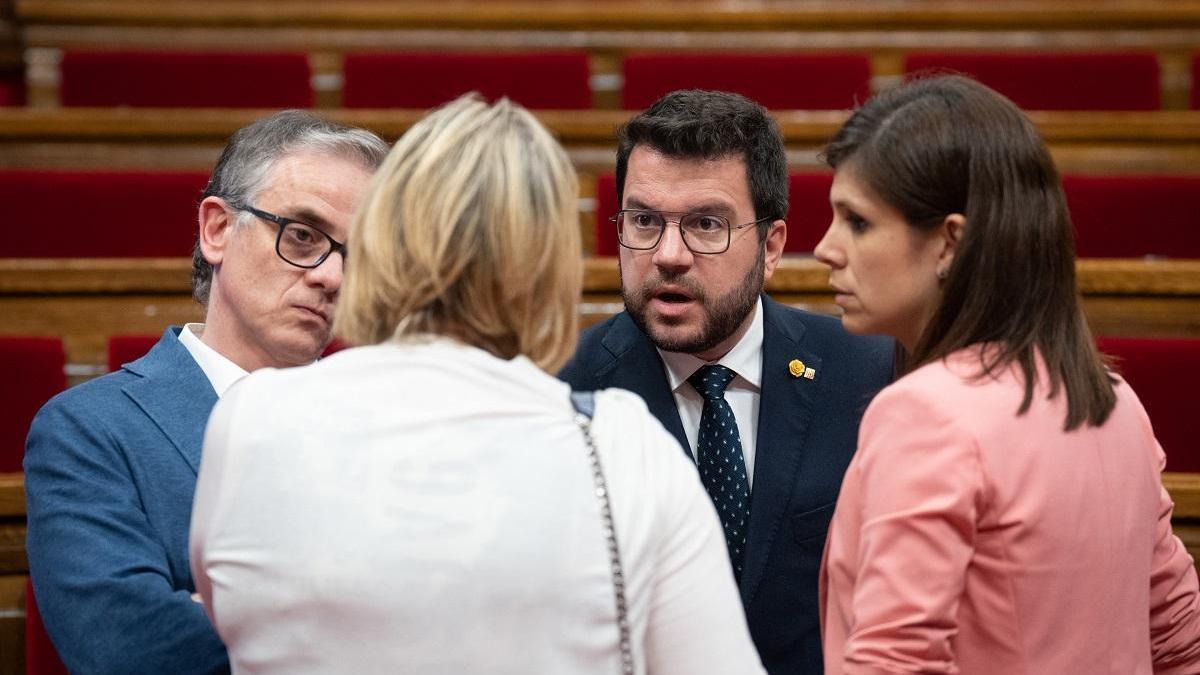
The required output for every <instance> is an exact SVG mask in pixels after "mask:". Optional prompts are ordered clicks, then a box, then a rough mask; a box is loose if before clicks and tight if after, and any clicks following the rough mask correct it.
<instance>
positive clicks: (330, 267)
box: [305, 251, 346, 293]
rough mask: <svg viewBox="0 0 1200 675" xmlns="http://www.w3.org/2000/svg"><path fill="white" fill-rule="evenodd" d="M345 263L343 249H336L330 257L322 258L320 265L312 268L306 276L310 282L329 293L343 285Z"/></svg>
mask: <svg viewBox="0 0 1200 675" xmlns="http://www.w3.org/2000/svg"><path fill="white" fill-rule="evenodd" d="M345 265H346V258H345V254H343V253H342V252H341V251H334V252H333V253H330V254H329V257H328V258H325V259H324V260H322V261H321V264H320V265H317V266H316V267H313V268H310V269H309V270H308V272H307V273H306V274H305V277H307V278H308V282H309V283H310V284H312V285H314V286H320V287H321V288H323V289H325V291H326V292H328V293H334V292H336V291H337V290H338V289H339V288H341V286H342V271H343V269H342V268H343V267H345Z"/></svg>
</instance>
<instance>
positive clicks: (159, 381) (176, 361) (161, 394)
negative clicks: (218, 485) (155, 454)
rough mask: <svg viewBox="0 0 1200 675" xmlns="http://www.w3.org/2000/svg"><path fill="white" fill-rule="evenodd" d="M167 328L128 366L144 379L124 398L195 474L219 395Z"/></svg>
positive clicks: (175, 333) (129, 387)
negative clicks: (138, 410) (145, 351)
mask: <svg viewBox="0 0 1200 675" xmlns="http://www.w3.org/2000/svg"><path fill="white" fill-rule="evenodd" d="M178 330H182V329H178V328H175V327H172V328H168V329H167V332H166V333H164V334H163V336H162V339H160V340H159V341H158V343H156V344H155V345H154V348H153V349H151V350H150V352H149V353H148V354H146V356H144V357H143V358H141V359H139V360H137V361H134V362H133V363H130V364H128V365H127V366H126V369H128V370H129V371H131V372H133V373H134V374H137V375H141V376H142V377H141V379H140V380H137V381H136V382H133V383H131V384H129V385H127V386H126V387H125V390H124V391H125V394H126V395H127V396H129V398H130V399H132V400H133V402H134V403H135V404H137V406H138V407H139V408H141V409H142V411H144V412H145V413H146V416H147V417H149V418H150V420H151V421H153V422H154V424H155V425H156V426H158V428H159V429H160V430H161V431H162V433H163V434H164V435H165V436H166V437H167V438H168V439H169V440H170V441H171V444H172V445H174V446H175V449H176V450H177V451H178V452H179V454H180V455H181V456H182V457H183V459H184V461H186V462H187V463H188V466H190V467H192V471H193V472H196V471H198V470H199V467H200V449H201V446H202V445H203V442H204V427H205V426H206V425H207V424H208V416H209V413H211V412H212V409H213V406H214V405H216V403H217V393H216V392H215V391H214V390H213V388H212V384H211V383H210V382H209V381H208V377H207V376H206V375H205V374H204V371H203V370H201V369H200V366H199V365H198V364H197V363H196V360H195V359H193V358H192V355H191V353H189V352H188V350H187V348H186V347H184V346H183V344H182V343H181V342H180V341H179V338H178Z"/></svg>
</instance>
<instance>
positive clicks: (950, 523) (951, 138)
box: [816, 77, 1200, 675]
mask: <svg viewBox="0 0 1200 675" xmlns="http://www.w3.org/2000/svg"><path fill="white" fill-rule="evenodd" d="M825 156H826V160H827V161H828V163H829V165H830V166H831V167H833V168H834V170H835V172H836V173H835V177H834V181H833V188H832V190H831V191H830V201H831V203H832V204H833V210H834V217H833V222H832V224H831V225H830V227H829V231H828V232H827V233H826V234H825V237H824V239H822V241H821V243H820V244H819V245H818V246H817V248H816V256H817V258H818V259H819V260H821V261H822V262H824V263H825V264H827V265H829V266H830V268H831V273H830V285H831V286H832V287H833V289H834V292H835V293H836V294H837V297H836V302H837V304H838V305H839V306H840V307H841V308H842V309H843V311H844V314H843V317H842V322H843V324H844V325H845V327H846V328H847V329H848V330H850V331H851V332H854V333H884V334H888V335H892V336H894V337H895V338H896V339H897V340H898V342H899V343H900V345H901V346H902V347H903V351H904V356H905V358H906V362H907V367H906V370H905V374H904V376H903V377H901V378H900V379H899V380H898V381H897V382H896V383H895V384H893V385H892V386H890V387H888V388H887V389H885V390H884V391H883V392H882V393H880V394H879V396H878V397H877V398H876V399H875V400H874V401H873V402H872V403H871V405H870V407H869V408H868V410H867V412H866V415H865V417H864V418H863V422H862V428H861V431H860V436H859V449H858V453H857V455H856V456H855V459H854V461H853V462H852V463H851V465H850V468H849V470H848V472H847V474H846V478H845V482H844V483H843V486H842V492H841V496H840V498H839V500H838V505H837V511H836V513H835V515H834V517H833V522H832V525H831V527H830V531H829V542H828V545H827V549H826V563H825V569H824V574H823V576H822V580H821V594H822V616H823V621H824V623H823V628H824V641H825V666H826V673H827V674H828V675H837V674H838V673H892V672H904V673H959V672H961V673H1029V674H1033V675H1041V674H1043V673H1054V674H1056V675H1061V674H1064V673H1080V674H1083V673H1086V674H1088V675H1095V674H1107V673H1111V674H1114V675H1116V674H1120V675H1131V674H1139V673H1151V672H1155V673H1181V674H1182V673H1200V591H1198V586H1197V578H1196V569H1195V567H1194V565H1193V562H1192V559H1191V557H1190V556H1189V555H1188V554H1187V551H1186V550H1185V549H1184V547H1183V545H1182V544H1181V543H1180V541H1179V539H1178V538H1176V537H1175V536H1174V534H1172V532H1171V520H1170V519H1171V507H1172V505H1171V501H1170V499H1169V497H1168V495H1167V493H1166V491H1165V490H1163V488H1162V483H1161V480H1160V475H1159V474H1160V472H1161V471H1162V467H1163V465H1164V462H1165V460H1164V456H1163V452H1162V449H1161V448H1160V447H1159V445H1158V443H1157V442H1156V441H1155V440H1154V433H1153V430H1152V429H1151V427H1150V420H1149V419H1148V418H1147V417H1146V412H1145V410H1143V408H1142V405H1141V404H1140V403H1139V402H1138V399H1137V396H1136V395H1135V394H1134V392H1133V391H1131V390H1130V388H1129V387H1128V385H1126V384H1125V383H1124V382H1123V381H1122V380H1121V379H1120V378H1119V377H1118V376H1116V375H1114V374H1113V373H1112V372H1110V371H1109V370H1108V369H1107V368H1106V366H1105V363H1104V361H1103V360H1102V358H1101V356H1100V355H1099V354H1098V353H1097V351H1096V348H1095V347H1094V344H1093V341H1092V336H1091V335H1090V333H1089V331H1088V328H1087V324H1086V323H1085V321H1084V317H1083V313H1082V311H1081V308H1080V302H1079V297H1078V294H1077V291H1076V288H1075V266H1074V245H1073V242H1072V234H1071V223H1070V218H1069V216H1068V214H1067V207H1066V204H1065V200H1064V198H1063V193H1062V188H1061V186H1060V183H1059V178H1058V174H1057V171H1056V170H1055V167H1054V164H1053V162H1052V160H1051V158H1050V155H1049V153H1048V152H1047V150H1046V147H1045V145H1044V143H1043V142H1042V140H1041V138H1040V137H1039V136H1038V133H1037V131H1036V130H1035V129H1034V127H1033V125H1032V124H1031V123H1030V122H1029V120H1028V119H1027V118H1026V117H1025V116H1024V115H1023V114H1022V113H1021V111H1020V110H1018V109H1017V108H1016V106H1014V105H1013V104H1012V103H1011V102H1010V101H1008V100H1007V99H1005V98H1003V97H1001V96H1000V95H998V94H996V93H995V92H993V91H991V90H990V89H987V88H986V87H984V86H983V85H980V84H978V83H976V82H973V81H971V80H968V79H965V78H961V77H937V78H930V79H924V80H918V81H915V82H912V83H910V84H908V85H905V86H903V87H900V88H898V89H895V90H892V91H890V92H887V93H884V94H881V95H879V96H877V97H875V98H873V99H871V100H870V101H868V102H867V104H866V105H865V106H863V108H861V109H860V110H858V111H857V112H855V113H854V115H853V116H852V117H851V118H850V119H849V121H847V122H846V124H845V125H844V126H843V127H842V129H841V130H840V131H839V132H838V133H837V135H836V136H835V137H834V139H833V140H832V141H831V142H830V144H829V146H828V147H827V148H826V153H825Z"/></svg>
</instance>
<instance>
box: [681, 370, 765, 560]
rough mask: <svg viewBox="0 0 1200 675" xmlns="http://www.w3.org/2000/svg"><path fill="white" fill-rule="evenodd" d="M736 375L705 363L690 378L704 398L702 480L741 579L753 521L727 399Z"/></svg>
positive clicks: (739, 442)
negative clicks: (719, 520) (722, 527)
mask: <svg viewBox="0 0 1200 675" xmlns="http://www.w3.org/2000/svg"><path fill="white" fill-rule="evenodd" d="M734 375H735V373H734V372H733V371H732V370H730V369H728V368H726V367H725V366H719V365H714V366H704V367H703V368H701V369H700V370H697V371H696V372H695V373H694V374H693V375H692V376H691V377H689V378H688V382H689V383H690V384H691V385H692V386H693V387H694V388H695V389H696V391H697V392H699V393H700V396H702V397H703V398H704V410H703V412H701V413H700V434H699V436H697V438H696V465H697V466H698V467H699V468H700V480H701V482H702V483H704V487H705V489H707V490H708V496H709V497H711V498H712V500H713V504H714V505H716V507H717V515H719V516H720V517H721V525H722V526H724V528H725V545H726V546H727V547H728V548H729V560H730V562H732V563H733V573H734V575H735V576H736V577H737V578H738V579H741V577H742V560H743V559H744V558H745V551H746V526H747V525H749V524H750V481H749V480H747V478H746V460H745V459H744V458H743V457H742V439H741V436H739V435H738V427H737V420H736V419H734V417H733V409H732V408H730V407H729V402H728V401H726V400H725V388H726V387H728V386H729V383H730V382H731V381H732V380H733V378H734Z"/></svg>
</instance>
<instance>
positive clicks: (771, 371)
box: [741, 296, 822, 606]
mask: <svg viewBox="0 0 1200 675" xmlns="http://www.w3.org/2000/svg"><path fill="white" fill-rule="evenodd" d="M782 315H783V308H782V307H781V306H780V305H778V304H777V303H776V302H774V301H773V300H771V299H770V298H768V297H766V296H764V297H763V365H762V391H761V398H760V400H759V409H758V440H757V447H756V448H755V454H754V456H755V459H754V485H753V489H752V492H751V497H750V498H751V506H750V531H749V534H748V541H747V544H746V545H747V551H746V561H745V566H744V568H743V569H744V571H743V573H742V580H741V593H742V602H743V603H745V604H746V605H747V606H748V605H749V604H750V600H751V599H752V598H753V597H754V593H755V592H756V591H757V589H758V585H759V583H760V582H761V581H762V576H763V571H764V569H765V567H766V563H767V558H768V556H769V554H770V551H771V546H772V545H773V544H774V542H775V538H776V537H778V536H783V535H781V530H783V529H784V527H785V522H784V520H785V517H786V515H787V511H788V504H789V501H790V498H791V495H792V493H793V492H794V491H795V489H796V483H797V481H798V480H799V479H800V478H801V477H800V476H799V475H798V474H799V470H800V458H801V456H802V455H803V453H804V452H805V449H806V448H805V441H806V439H807V435H808V434H807V432H808V428H809V425H810V424H811V421H812V416H813V410H814V408H815V407H816V404H817V389H818V387H819V382H820V376H819V374H820V373H821V372H822V368H821V358H820V357H819V356H818V355H816V354H814V353H812V352H809V351H807V350H805V349H803V348H802V347H801V336H802V334H803V332H804V326H803V324H801V323H799V322H798V321H794V320H792V321H789V320H786V317H784V316H782ZM794 359H799V360H801V361H803V362H804V365H805V366H807V367H811V368H813V370H814V371H816V373H818V376H817V378H816V379H813V380H809V379H806V378H804V377H796V376H793V375H792V374H791V372H790V371H789V368H788V365H789V363H790V362H791V361H792V360H794Z"/></svg>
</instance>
